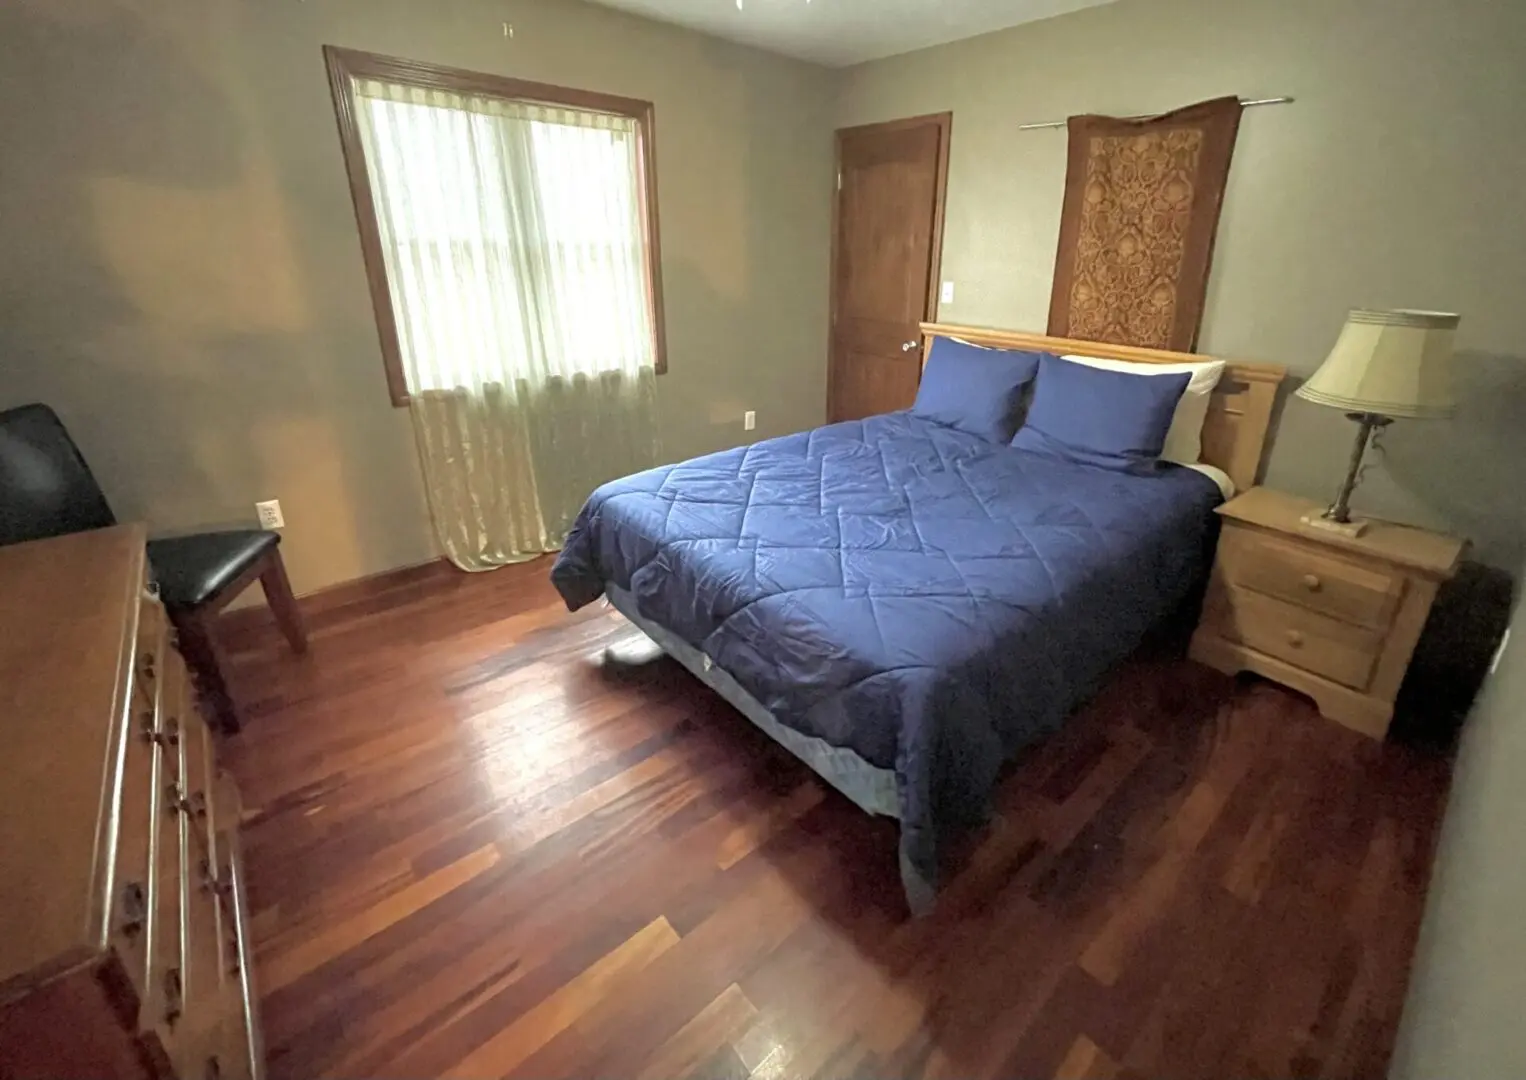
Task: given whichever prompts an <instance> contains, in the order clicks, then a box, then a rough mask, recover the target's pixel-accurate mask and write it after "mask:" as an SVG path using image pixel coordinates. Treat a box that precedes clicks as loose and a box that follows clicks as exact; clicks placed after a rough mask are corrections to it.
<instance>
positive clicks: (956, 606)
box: [552, 413, 1222, 907]
mask: <svg viewBox="0 0 1526 1080" xmlns="http://www.w3.org/2000/svg"><path fill="white" fill-rule="evenodd" d="M1221 500H1222V495H1221V493H1220V491H1219V489H1218V487H1217V486H1216V485H1215V484H1214V483H1213V481H1212V480H1210V479H1208V478H1207V477H1205V476H1203V475H1202V474H1200V473H1198V472H1194V471H1192V470H1190V469H1185V468H1180V467H1176V466H1163V467H1162V468H1161V470H1160V471H1158V472H1155V473H1152V474H1150V475H1130V474H1125V473H1119V472H1112V471H1108V470H1103V469H1097V468H1093V467H1090V466H1085V465H1078V464H1074V463H1070V462H1065V461H1061V460H1057V459H1054V458H1049V457H1044V456H1039V455H1035V454H1030V453H1027V452H1025V451H1021V450H1015V449H1013V448H1011V447H1008V446H1005V445H998V444H993V443H991V442H988V441H986V440H984V439H982V438H980V437H978V436H974V435H969V434H966V433H963V432H960V431H956V430H953V429H950V428H946V427H942V426H940V425H937V424H934V423H932V422H930V421H926V420H922V419H919V418H917V417H913V416H911V415H910V414H909V413H892V414H889V415H886V416H878V417H871V418H869V419H867V420H863V421H854V422H851V423H845V424H835V425H832V426H829V427H824V428H820V429H817V430H815V431H811V432H805V433H801V434H798V435H791V436H787V437H785V438H780V439H771V440H768V441H766V442H762V443H758V444H756V445H754V446H750V447H742V448H738V449H735V450H729V451H725V452H722V453H718V454H711V455H708V456H706V457H701V458H697V459H695V460H693V461H688V462H684V463H682V464H678V465H670V466H664V467H662V468H658V469H653V470H650V471H648V472H644V473H639V474H637V475H635V476H631V477H627V478H625V479H623V480H618V481H615V482H613V483H610V484H606V485H605V486H603V487H601V488H599V489H598V490H597V491H595V492H594V493H593V495H592V496H591V497H590V498H589V500H588V503H587V505H586V506H585V507H584V508H583V510H582V512H581V513H580V514H579V516H578V519H577V521H576V523H575V524H574V526H573V529H572V531H571V533H570V534H569V536H568V538H567V543H566V546H565V548H564V550H563V551H562V553H561V555H560V556H559V557H558V559H557V561H556V564H555V567H554V568H553V570H552V581H553V582H554V584H555V585H556V587H557V589H558V590H559V592H560V593H561V595H562V596H563V598H564V599H565V600H566V602H567V604H568V606H569V607H571V608H573V609H576V608H578V607H581V606H583V605H585V604H588V603H591V602H593V601H594V600H596V599H598V598H599V597H600V596H602V595H604V594H605V592H606V589H607V587H609V586H613V587H614V589H615V590H617V592H618V593H619V594H623V595H622V598H623V599H626V600H627V602H628V603H629V604H630V605H632V606H633V607H634V609H635V613H636V614H638V615H639V617H640V619H641V620H642V621H643V622H644V623H646V624H648V625H650V626H655V627H660V628H662V629H663V630H664V631H666V632H667V633H668V634H670V635H672V637H673V638H674V639H676V640H677V641H680V642H682V643H684V644H685V645H687V646H688V647H689V648H691V649H693V650H695V652H696V654H697V655H700V656H702V657H703V658H704V659H705V661H706V663H707V664H709V665H714V666H715V667H718V668H720V669H722V671H723V672H724V673H725V674H726V676H727V677H728V681H729V682H733V683H734V684H735V686H736V687H737V688H739V689H740V690H741V691H742V692H743V693H744V694H745V698H746V699H747V700H749V701H750V702H752V703H755V704H756V705H757V706H758V707H759V708H761V710H763V711H764V712H765V713H766V714H767V716H768V717H769V718H771V719H772V720H773V721H775V722H777V723H778V724H780V725H782V726H783V727H785V728H787V729H789V730H791V731H793V732H797V733H799V734H800V735H801V736H803V737H805V739H807V740H811V741H812V742H813V743H818V744H821V745H824V746H826V747H832V748H840V749H843V750H845V751H849V752H851V753H852V754H853V755H856V757H857V758H858V759H861V760H862V761H863V762H864V763H866V764H867V765H868V766H869V767H871V768H873V769H877V770H885V771H888V772H890V773H893V775H894V780H895V790H896V801H897V804H898V810H899V812H898V814H897V815H896V816H897V817H899V819H900V821H901V861H902V868H903V875H905V876H906V877H907V884H908V898H909V899H910V900H911V901H912V903H913V906H914V907H920V906H924V905H925V902H926V899H927V894H928V893H929V892H930V891H931V890H932V889H933V888H935V887H936V883H937V880H938V876H939V868H940V855H941V853H942V852H943V851H944V850H946V847H947V843H948V841H949V840H950V839H951V838H952V837H953V836H954V835H955V834H956V833H957V832H958V831H959V830H961V829H964V828H967V827H970V826H972V825H974V824H977V823H978V822H980V821H981V820H982V819H983V817H984V815H985V813H986V811H987V809H988V807H989V802H990V796H991V792H992V789H993V787H994V784H995V781H996V777H997V773H998V771H999V770H1000V768H1001V766H1002V764H1003V763H1004V762H1005V761H1006V760H1008V759H1009V758H1010V757H1011V756H1012V755H1013V754H1015V753H1016V752H1017V751H1018V750H1020V749H1021V748H1022V747H1023V746H1025V745H1027V744H1028V743H1030V742H1032V741H1033V740H1034V739H1037V738H1039V737H1041V736H1042V735H1044V734H1046V733H1048V732H1050V731H1052V730H1054V729H1055V728H1056V727H1058V726H1059V724H1060V723H1061V722H1062V721H1063V720H1064V718H1065V716H1066V715H1068V714H1069V713H1070V712H1071V711H1072V710H1073V709H1074V708H1075V707H1076V706H1077V705H1079V704H1080V703H1081V702H1083V701H1084V700H1085V699H1086V698H1087V697H1088V696H1090V694H1091V693H1092V692H1093V691H1094V689H1095V688H1096V686H1097V685H1098V684H1099V682H1100V680H1101V679H1102V677H1103V676H1104V675H1105V674H1106V673H1107V672H1108V671H1109V670H1110V669H1111V668H1112V667H1113V666H1114V665H1116V664H1117V663H1118V661H1120V660H1121V659H1123V658H1124V657H1125V656H1127V655H1128V654H1129V653H1130V652H1132V651H1133V650H1134V648H1135V647H1137V645H1138V644H1139V642H1140V641H1141V640H1142V639H1143V638H1144V636H1145V635H1146V634H1147V633H1148V632H1149V630H1150V629H1151V628H1152V627H1154V626H1155V625H1156V624H1157V623H1159V622H1161V621H1162V620H1163V619H1165V618H1166V617H1167V616H1169V615H1170V614H1171V613H1173V612H1174V611H1175V610H1176V608H1177V607H1178V606H1179V605H1180V603H1181V602H1182V601H1183V600H1184V599H1185V598H1187V597H1188V596H1189V595H1190V594H1191V593H1192V592H1193V591H1194V589H1195V587H1196V586H1197V585H1198V584H1200V582H1201V581H1202V579H1203V578H1204V577H1205V576H1206V572H1207V568H1208V566H1209V564H1210V561H1211V556H1212V545H1213V540H1214V536H1215V529H1216V519H1215V516H1214V514H1213V513H1212V510H1213V508H1214V507H1215V506H1216V505H1217V504H1218V503H1219V502H1220V501H1221ZM914 893H919V894H920V895H914Z"/></svg>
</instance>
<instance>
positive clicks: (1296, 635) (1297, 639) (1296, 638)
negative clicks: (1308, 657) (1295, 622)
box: [1288, 630, 1303, 649]
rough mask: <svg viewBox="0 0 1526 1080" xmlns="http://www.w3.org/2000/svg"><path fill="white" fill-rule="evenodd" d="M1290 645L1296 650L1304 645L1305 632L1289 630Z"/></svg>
mask: <svg viewBox="0 0 1526 1080" xmlns="http://www.w3.org/2000/svg"><path fill="white" fill-rule="evenodd" d="M1288 644H1289V645H1291V646H1293V648H1295V649H1296V648H1298V647H1299V646H1300V645H1302V644H1303V631H1302V630H1289V631H1288Z"/></svg>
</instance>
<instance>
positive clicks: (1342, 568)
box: [1218, 526, 1404, 630]
mask: <svg viewBox="0 0 1526 1080" xmlns="http://www.w3.org/2000/svg"><path fill="white" fill-rule="evenodd" d="M1218 565H1219V573H1220V574H1221V575H1222V576H1223V578H1224V580H1225V582H1227V583H1228V584H1230V585H1236V586H1239V587H1241V588H1244V589H1254V590H1255V591H1256V592H1259V593H1265V594H1266V595H1268V596H1275V597H1278V598H1279V599H1282V600H1286V601H1289V602H1290V603H1293V604H1297V605H1298V606H1300V607H1304V608H1308V609H1309V610H1311V611H1317V612H1319V613H1320V614H1323V615H1329V616H1330V617H1331V618H1335V619H1340V620H1341V621H1343V622H1348V623H1354V624H1356V625H1358V626H1366V627H1371V628H1373V629H1375V630H1383V629H1386V628H1387V626H1388V624H1389V621H1390V620H1391V619H1392V618H1393V613H1394V610H1395V609H1396V608H1397V606H1398V603H1399V597H1400V595H1401V594H1402V592H1403V586H1404V581H1403V579H1402V578H1400V577H1397V576H1395V575H1392V574H1388V573H1385V572H1383V571H1382V570H1380V569H1378V568H1376V567H1363V566H1357V565H1355V564H1353V563H1348V562H1344V561H1342V560H1340V559H1337V558H1331V557H1328V556H1325V555H1322V554H1320V553H1318V552H1315V551H1310V550H1308V549H1306V548H1303V547H1300V546H1298V545H1297V544H1295V543H1289V542H1287V541H1285V540H1279V539H1277V538H1275V537H1271V536H1266V535H1263V534H1260V533H1256V532H1252V531H1250V530H1248V529H1244V528H1235V527H1233V526H1231V527H1228V528H1226V529H1225V532H1224V536H1223V537H1222V539H1221V540H1220V541H1219V555H1218Z"/></svg>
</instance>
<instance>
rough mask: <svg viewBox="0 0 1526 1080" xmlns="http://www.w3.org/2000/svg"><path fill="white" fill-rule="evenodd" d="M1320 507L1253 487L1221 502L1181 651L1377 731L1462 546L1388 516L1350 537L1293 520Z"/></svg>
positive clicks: (1380, 733)
mask: <svg viewBox="0 0 1526 1080" xmlns="http://www.w3.org/2000/svg"><path fill="white" fill-rule="evenodd" d="M1318 511H1319V506H1318V504H1316V503H1313V502H1310V501H1309V500H1307V499H1300V498H1297V497H1295V496H1292V495H1286V494H1284V493H1282V492H1280V491H1273V490H1272V489H1270V488H1261V487H1258V488H1251V489H1250V490H1249V491H1247V492H1246V493H1245V494H1243V495H1240V496H1239V497H1237V498H1234V499H1231V500H1230V501H1229V502H1227V503H1225V504H1224V505H1223V506H1221V507H1219V514H1220V515H1221V516H1222V517H1223V519H1224V531H1223V532H1222V534H1221V535H1220V537H1219V549H1218V556H1217V558H1216V559H1215V561H1214V567H1213V578H1212V580H1211V581H1210V583H1209V587H1208V596H1207V598H1206V599H1205V600H1204V603H1203V618H1202V621H1201V623H1200V624H1199V625H1198V629H1197V633H1196V634H1194V635H1193V638H1192V648H1191V656H1192V658H1193V659H1194V660H1199V661H1201V662H1203V663H1205V664H1208V665H1210V666H1211V667H1216V668H1218V669H1219V670H1221V671H1226V672H1230V673H1233V672H1236V671H1254V672H1257V673H1258V674H1261V675H1264V676H1266V677H1267V678H1269V679H1275V680H1276V681H1278V682H1280V683H1283V684H1284V685H1286V686H1291V687H1292V688H1293V689H1295V690H1301V691H1302V692H1303V693H1305V694H1308V695H1309V696H1310V697H1312V698H1313V699H1314V700H1315V702H1316V703H1317V704H1318V705H1319V711H1320V712H1321V713H1323V714H1324V715H1325V716H1327V717H1329V718H1330V719H1332V720H1336V721H1339V722H1340V723H1342V724H1345V725H1346V726H1347V727H1350V728H1355V729H1356V730H1357V731H1360V732H1363V733H1364V734H1367V735H1371V736H1373V737H1374V738H1378V739H1381V738H1383V737H1384V735H1386V734H1387V733H1388V724H1389V721H1390V719H1391V718H1392V717H1393V711H1394V698H1395V697H1396V696H1397V695H1398V693H1399V684H1400V683H1401V682H1403V681H1404V673H1405V671H1407V670H1408V668H1409V661H1410V657H1411V656H1412V655H1413V654H1414V651H1415V644H1416V642H1418V641H1419V640H1420V631H1421V630H1422V629H1424V627H1425V620H1426V617H1427V616H1428V615H1430V612H1431V604H1432V603H1433V602H1434V601H1435V599H1436V590H1437V587H1438V586H1439V585H1440V584H1441V582H1443V581H1445V580H1446V579H1448V578H1450V577H1452V575H1453V574H1455V573H1456V571H1457V564H1458V561H1459V560H1460V559H1461V557H1462V553H1463V549H1464V548H1465V547H1466V546H1467V545H1466V544H1465V543H1464V542H1463V541H1461V540H1459V539H1457V538H1456V537H1453V536H1443V535H1441V534H1440V533H1433V532H1427V531H1426V530H1424V529H1415V528H1410V527H1408V526H1405V525H1394V524H1390V523H1388V522H1373V523H1371V524H1370V526H1369V527H1368V529H1367V531H1366V532H1365V533H1363V534H1362V535H1361V536H1359V537H1346V536H1342V535H1339V534H1336V533H1328V532H1317V531H1314V530H1311V529H1310V528H1308V527H1307V526H1305V525H1303V524H1301V518H1302V517H1303V516H1304V515H1305V514H1307V513H1310V512H1314V513H1317V512H1318Z"/></svg>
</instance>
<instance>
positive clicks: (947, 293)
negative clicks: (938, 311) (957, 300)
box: [938, 281, 954, 304]
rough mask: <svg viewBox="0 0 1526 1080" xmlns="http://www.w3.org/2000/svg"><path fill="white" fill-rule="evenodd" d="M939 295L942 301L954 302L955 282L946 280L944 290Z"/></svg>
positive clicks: (946, 302)
mask: <svg viewBox="0 0 1526 1080" xmlns="http://www.w3.org/2000/svg"><path fill="white" fill-rule="evenodd" d="M938 297H939V301H940V302H941V303H944V304H952V303H953V302H954V283H953V282H952V281H945V282H944V283H943V291H942V292H941V293H939V294H938Z"/></svg>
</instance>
